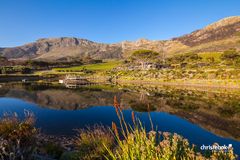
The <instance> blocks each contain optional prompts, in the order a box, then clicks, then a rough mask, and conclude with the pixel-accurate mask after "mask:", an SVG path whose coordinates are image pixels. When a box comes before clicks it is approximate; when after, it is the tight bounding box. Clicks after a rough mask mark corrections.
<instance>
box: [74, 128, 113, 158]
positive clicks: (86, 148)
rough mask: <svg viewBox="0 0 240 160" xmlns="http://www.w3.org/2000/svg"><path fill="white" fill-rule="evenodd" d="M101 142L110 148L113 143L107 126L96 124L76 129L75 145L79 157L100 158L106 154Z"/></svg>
mask: <svg viewBox="0 0 240 160" xmlns="http://www.w3.org/2000/svg"><path fill="white" fill-rule="evenodd" d="M103 144H105V146H107V147H108V148H112V147H113V144H114V137H113V135H112V134H111V132H110V131H109V129H108V128H105V127H103V126H101V125H96V126H94V127H92V128H90V127H88V128H87V129H81V130H78V136H76V138H75V145H76V147H77V150H78V155H79V157H80V158H81V159H83V160H92V159H102V158H103V157H104V155H106V150H105V148H104V146H103Z"/></svg>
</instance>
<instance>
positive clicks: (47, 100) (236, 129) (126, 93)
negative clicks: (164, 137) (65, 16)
mask: <svg viewBox="0 0 240 160" xmlns="http://www.w3.org/2000/svg"><path fill="white" fill-rule="evenodd" d="M114 96H117V98H118V99H119V100H120V102H121V105H122V107H123V108H124V109H125V110H126V112H127V114H129V113H128V112H130V111H131V110H134V111H137V112H138V113H139V114H140V115H143V117H144V115H145V114H144V112H147V111H148V108H149V109H150V110H151V111H153V112H152V116H153V119H155V122H156V123H157V124H158V125H159V129H160V130H161V129H162V128H164V129H166V130H169V131H171V132H177V133H179V132H180V134H181V133H182V134H184V133H185V132H186V131H188V132H189V133H188V134H187V136H188V137H186V138H189V136H192V139H194V135H195V136H196V135H197V133H196V130H194V129H192V128H191V127H187V128H178V126H177V125H180V124H178V123H181V122H182V123H189V122H191V123H193V124H196V125H197V126H200V127H201V128H203V129H204V130H207V131H209V132H211V133H213V134H214V135H218V136H221V137H225V138H230V139H233V141H231V143H237V144H238V146H240V145H239V140H240V91H237V90H222V89H219V90H216V89H214V90H212V89H206V88H199V89H196V88H188V89H186V88H176V87H166V86H158V87H157V86H151V85H139V86H132V85H92V86H82V87H79V88H76V89H68V88H66V87H64V86H61V85H53V84H41V83H32V84H16V83H8V84H2V88H1V89H0V97H5V98H1V99H0V107H2V108H1V110H0V111H2V112H4V111H15V110H18V109H19V108H16V107H14V106H13V105H16V106H17V105H20V104H21V103H23V102H22V101H21V102H20V101H18V100H10V99H8V98H9V97H11V98H15V99H21V100H23V101H25V102H30V103H33V104H36V105H38V106H41V112H43V113H44V114H42V115H41V116H40V117H38V114H36V115H37V119H44V118H45V119H48V120H49V119H50V118H51V117H54V118H56V117H57V119H58V121H59V123H61V126H69V124H68V123H70V121H68V120H67V119H70V118H73V117H75V118H76V120H77V117H76V116H82V118H81V122H71V123H74V125H70V126H71V128H69V130H72V129H74V128H79V127H84V126H85V125H86V124H94V123H98V122H101V123H103V124H108V123H109V125H110V124H111V123H110V122H111V121H112V120H113V119H114V109H113V108H112V107H106V106H112V104H113V97H114ZM6 97H8V98H6ZM33 104H31V105H33ZM3 105H8V106H10V107H9V108H8V109H7V108H4V106H3ZM22 105H29V104H22ZM94 106H105V107H103V108H104V109H103V110H101V109H99V108H101V107H97V109H96V107H94ZM148 106H149V107H148ZM11 107H12V110H10V109H11ZM90 107H93V108H92V109H91V108H90ZM87 108H90V109H87ZM25 109H30V110H34V108H31V107H30V108H28V107H27V106H26V108H25ZM46 109H47V110H46ZM82 109H86V110H82ZM56 110H57V111H58V112H56ZM70 111H72V112H74V113H72V112H71V116H72V117H67V115H68V114H70ZM93 111H96V113H93ZM33 112H34V111H33ZM39 112H40V110H39ZM80 112H81V113H80ZM164 112H165V113H164ZM107 113H108V115H106V114H107ZM75 114H76V115H75ZM96 114H103V115H104V116H105V117H101V118H100V117H99V116H98V115H96ZM54 115H55V116H54ZM56 115H58V116H56ZM171 115H176V116H173V117H172V118H173V119H175V120H176V119H178V120H177V121H175V120H174V121H173V120H172V119H171V118H170V119H171V120H170V119H169V116H170V117H171ZM48 116H49V117H48ZM89 116H92V117H89ZM158 116H159V117H158ZM61 117H62V118H61ZM63 117H64V118H63ZM154 117H155V118H154ZM178 117H180V118H178ZM91 118H92V120H91V121H90V120H89V119H91ZM115 118H116V117H115ZM161 118H165V119H161ZM158 119H161V123H162V124H159V123H158ZM180 119H181V120H180ZM63 120H64V121H63ZM129 121H130V120H129ZM90 122H91V123H90ZM45 123H46V124H45ZM45 123H42V124H41V125H39V126H40V127H41V128H42V129H43V130H46V131H47V130H48V129H49V130H51V129H53V128H52V127H49V124H50V123H53V124H52V125H53V126H54V123H56V121H51V120H49V121H47V122H46V121H45ZM55 126H57V125H55ZM61 126H59V127H55V128H54V129H55V132H59V133H63V134H64V130H66V129H67V127H61ZM70 126H69V127H70ZM164 126H165V127H164ZM171 126H172V129H171ZM183 126H184V125H183ZM183 126H182V127H183ZM187 126H190V123H189V124H188V125H187ZM194 126H195V125H194ZM179 127H181V125H180V126H179ZM185 127H186V126H185ZM193 128H194V127H193ZM183 130H185V131H183ZM52 133H53V132H52ZM207 133H208V132H207ZM198 134H199V133H198ZM203 134H206V133H205V132H204V133H203ZM199 136H201V135H199ZM190 139H191V138H190ZM198 139H199V141H200V142H201V137H198Z"/></svg>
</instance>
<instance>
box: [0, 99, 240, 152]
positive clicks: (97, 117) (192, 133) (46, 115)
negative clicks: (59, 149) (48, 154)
mask: <svg viewBox="0 0 240 160" xmlns="http://www.w3.org/2000/svg"><path fill="white" fill-rule="evenodd" d="M24 109H26V110H29V111H32V112H34V114H35V115H36V118H37V122H36V125H37V127H40V128H41V130H42V132H44V133H48V134H59V135H61V134H66V135H72V134H74V131H73V129H76V128H84V127H85V126H91V125H94V124H96V123H98V124H99V123H101V124H103V125H108V126H111V122H112V121H115V122H118V119H117V116H116V113H115V109H114V108H113V107H104V106H103V107H91V108H88V109H83V110H75V111H71V110H53V109H46V108H41V107H39V106H37V105H35V104H30V103H27V102H24V101H22V100H18V99H11V98H0V114H2V113H4V112H17V113H18V114H19V116H21V117H22V116H23V112H24ZM124 114H125V119H126V121H127V122H130V123H131V110H125V111H124ZM136 115H137V117H139V118H140V119H141V120H142V122H143V123H144V125H145V126H146V127H147V129H150V123H149V118H148V114H147V113H137V114H136ZM151 117H152V120H153V123H154V125H157V127H158V130H161V131H169V132H176V133H178V134H180V135H183V136H184V137H186V138H188V139H189V140H190V142H192V143H195V144H197V145H202V144H204V145H210V144H213V143H214V142H217V143H219V144H220V145H224V144H226V145H228V144H233V147H234V148H235V151H236V152H237V153H238V154H240V142H238V141H234V140H231V139H227V138H222V137H219V136H216V135H214V134H212V133H210V132H208V131H206V130H204V129H202V128H200V127H198V126H197V125H195V124H192V123H190V122H188V121H187V120H184V119H182V118H179V117H178V116H174V115H170V114H168V113H164V112H151Z"/></svg>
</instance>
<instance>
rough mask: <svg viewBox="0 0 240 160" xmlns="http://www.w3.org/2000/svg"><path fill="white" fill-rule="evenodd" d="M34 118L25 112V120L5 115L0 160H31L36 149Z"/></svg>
mask: <svg viewBox="0 0 240 160" xmlns="http://www.w3.org/2000/svg"><path fill="white" fill-rule="evenodd" d="M34 122H35V119H34V116H33V114H31V113H29V112H25V119H24V120H20V118H19V117H18V116H17V115H16V114H4V116H3V117H2V118H1V119H0V159H1V160H31V159H32V156H33V153H34V152H35V149H36V137H37V132H38V131H37V129H35V127H34Z"/></svg>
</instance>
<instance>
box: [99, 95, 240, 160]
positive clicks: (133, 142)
mask: <svg viewBox="0 0 240 160" xmlns="http://www.w3.org/2000/svg"><path fill="white" fill-rule="evenodd" d="M114 107H115V109H116V113H117V116H118V119H119V122H120V128H117V126H116V124H115V123H114V122H113V123H112V130H113V134H114V137H115V139H116V142H117V147H116V148H115V149H114V150H112V149H111V148H109V147H107V145H104V146H105V148H106V150H107V152H108V156H106V157H105V158H106V159H109V160H110V159H111V160H202V159H213V160H218V159H223V160H234V159H236V158H237V157H236V155H235V154H234V152H233V149H232V148H231V149H229V150H228V152H225V151H224V150H221V151H218V152H214V151H213V152H211V153H209V154H208V155H204V154H202V153H200V152H198V151H197V147H196V146H195V145H190V144H189V142H188V140H187V139H185V138H183V137H182V136H180V135H177V134H171V133H168V132H163V133H162V132H158V131H155V130H154V129H153V127H152V130H151V131H150V132H147V131H146V129H145V128H144V126H143V125H142V123H141V121H140V120H139V119H138V118H136V117H135V114H134V112H132V121H133V124H134V126H133V127H132V126H130V125H129V124H126V121H125V119H124V115H123V112H122V109H121V107H120V104H119V103H118V102H117V98H116V97H115V98H114ZM150 121H151V119H150ZM151 123H152V122H151ZM121 135H122V136H121ZM122 137H123V138H122Z"/></svg>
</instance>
